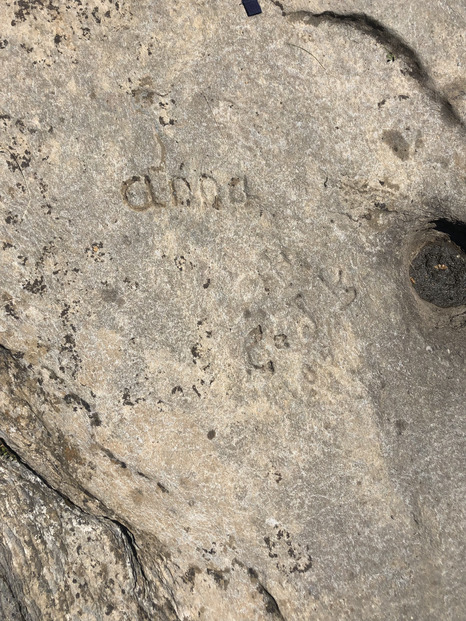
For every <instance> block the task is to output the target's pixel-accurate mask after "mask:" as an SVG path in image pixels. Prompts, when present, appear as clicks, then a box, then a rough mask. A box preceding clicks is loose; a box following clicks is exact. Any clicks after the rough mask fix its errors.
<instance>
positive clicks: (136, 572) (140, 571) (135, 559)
mask: <svg viewBox="0 0 466 621" xmlns="http://www.w3.org/2000/svg"><path fill="white" fill-rule="evenodd" d="M0 348H2V349H5V350H6V351H7V352H8V353H9V354H10V355H11V352H10V351H9V350H8V349H6V348H5V347H3V346H1V345H0ZM0 445H1V446H3V447H4V449H5V451H6V452H7V453H8V455H9V458H10V459H14V460H16V461H17V462H18V463H20V464H21V465H22V466H23V467H24V468H25V470H27V471H28V472H29V473H31V474H32V475H33V476H35V477H36V478H37V479H39V481H40V482H41V483H42V484H43V485H44V486H45V487H46V488H47V489H49V490H50V491H51V492H53V493H55V494H56V495H57V496H58V497H59V498H61V500H62V501H63V502H64V503H65V504H66V505H67V506H68V507H70V508H71V509H74V510H75V511H77V512H78V513H81V514H82V515H85V516H87V517H89V518H90V519H95V520H98V521H100V522H102V521H108V522H112V523H113V524H114V525H115V526H116V527H117V528H118V531H119V533H120V535H121V538H122V541H123V542H124V545H125V548H126V552H127V554H128V559H129V563H130V565H131V568H132V572H133V577H134V583H135V595H136V596H138V597H137V603H138V607H139V609H140V612H141V619H147V621H149V619H150V618H149V616H148V615H147V612H146V611H145V609H144V606H143V605H142V603H141V602H140V601H139V598H140V597H142V596H145V595H146V594H145V592H147V593H150V591H151V588H150V587H151V585H152V581H151V580H149V579H148V578H147V575H146V573H145V571H144V568H143V565H142V563H141V562H140V559H139V556H138V552H137V545H136V540H135V537H134V535H133V533H132V532H131V531H130V530H129V529H128V527H126V526H125V525H123V524H122V523H121V522H119V521H118V520H116V519H115V518H111V517H108V516H106V515H94V514H93V513H90V512H88V511H86V510H85V509H83V508H82V507H80V506H79V505H77V504H76V503H74V502H73V501H72V500H71V499H70V498H69V497H68V496H67V495H66V494H64V493H63V492H61V491H60V490H59V489H57V488H55V487H54V486H53V485H51V484H50V483H49V482H48V481H47V480H46V479H45V478H44V477H43V476H42V475H41V474H40V473H39V472H37V471H36V470H34V468H32V467H31V466H30V465H29V464H28V463H27V462H26V461H24V459H23V458H22V457H21V456H20V455H19V454H18V452H17V451H15V450H14V449H13V448H11V447H10V446H9V444H8V443H7V442H6V441H5V438H4V436H3V435H1V434H0ZM97 500H98V499H97ZM99 503H100V504H102V505H103V503H102V502H101V501H99ZM103 506H104V505H103ZM109 513H110V510H109ZM138 579H140V580H141V581H142V590H141V589H138V590H136V588H137V583H138ZM151 599H152V598H151ZM18 604H19V605H20V602H18ZM152 606H153V607H154V608H158V612H159V613H160V617H159V618H160V619H161V621H168V620H169V619H170V620H171V621H174V620H178V619H179V617H178V615H177V613H176V610H175V608H174V606H173V604H172V602H170V601H169V600H168V599H166V598H165V602H164V610H161V609H160V607H159V606H158V605H156V604H155V603H154V602H152ZM165 609H166V610H167V612H169V615H168V614H167V615H165Z"/></svg>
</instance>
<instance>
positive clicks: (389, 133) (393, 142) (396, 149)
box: [382, 129, 409, 161]
mask: <svg viewBox="0 0 466 621" xmlns="http://www.w3.org/2000/svg"><path fill="white" fill-rule="evenodd" d="M382 142H384V143H385V144H386V145H387V146H389V147H390V149H391V150H392V151H393V153H394V154H395V155H396V156H397V157H399V158H400V160H403V161H406V160H407V159H409V144H408V142H407V141H406V139H405V138H404V137H403V136H402V134H401V133H400V132H399V131H397V130H395V129H386V130H384V132H383V134H382Z"/></svg>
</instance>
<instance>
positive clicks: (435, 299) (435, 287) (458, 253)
mask: <svg viewBox="0 0 466 621" xmlns="http://www.w3.org/2000/svg"><path fill="white" fill-rule="evenodd" d="M432 224H434V226H435V228H436V229H437V231H440V232H441V233H444V234H445V236H442V237H438V238H437V239H434V240H432V241H429V242H428V243H426V244H425V245H424V246H422V248H421V249H420V250H419V252H418V253H417V255H416V256H415V257H414V259H413V260H412V262H411V265H410V269H409V276H410V280H411V283H412V285H413V287H414V289H415V291H416V293H417V294H418V296H419V297H420V298H422V299H423V300H426V301H427V302H430V303H431V304H435V305H436V306H440V307H441V308H450V307H453V306H461V305H463V304H466V224H464V223H462V222H452V221H450V220H445V219H441V220H436V221H435V222H433V223H432Z"/></svg>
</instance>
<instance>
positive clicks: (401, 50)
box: [270, 0, 465, 130]
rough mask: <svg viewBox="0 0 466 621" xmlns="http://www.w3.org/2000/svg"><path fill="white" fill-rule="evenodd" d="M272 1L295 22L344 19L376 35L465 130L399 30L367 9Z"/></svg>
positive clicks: (369, 33) (343, 21)
mask: <svg viewBox="0 0 466 621" xmlns="http://www.w3.org/2000/svg"><path fill="white" fill-rule="evenodd" d="M270 2H271V3H272V4H273V5H275V6H277V7H278V8H279V9H280V10H281V13H282V16H283V17H286V18H288V19H289V20H290V21H291V22H302V23H304V24H309V25H311V26H316V27H317V26H319V25H320V24H321V23H324V22H330V23H332V22H337V23H343V24H348V26H350V27H351V28H354V29H356V30H358V31H359V32H362V33H363V34H365V35H367V36H369V37H372V39H374V40H375V41H376V42H377V43H379V44H380V45H382V46H383V47H385V48H387V49H389V50H390V51H391V52H392V53H394V54H395V55H396V56H398V57H399V58H401V59H402V60H403V61H404V62H405V63H406V65H407V66H408V72H407V73H408V75H410V76H411V77H412V78H413V79H414V80H416V81H417V82H418V83H419V84H420V86H422V87H423V88H424V90H425V91H426V92H427V93H428V95H429V97H430V98H431V99H432V101H434V102H435V103H436V104H437V105H438V106H439V108H440V110H441V112H442V115H443V117H444V118H445V120H447V121H449V122H450V123H452V124H454V125H457V126H459V127H461V129H463V130H464V129H465V123H464V121H463V120H462V118H461V117H460V115H459V114H458V113H457V111H456V110H455V108H454V107H453V105H452V103H451V102H450V101H449V99H448V98H447V97H446V96H445V95H444V94H443V93H442V92H441V91H440V90H439V89H438V88H437V86H436V85H435V82H434V80H433V79H432V77H431V76H430V74H429V72H428V70H427V68H426V66H425V65H424V63H423V62H422V60H421V58H420V56H419V54H418V53H417V52H416V50H414V49H413V48H412V47H411V46H410V45H409V44H408V43H407V42H406V41H404V39H403V38H402V37H401V36H400V35H399V34H397V33H396V32H394V31H393V30H392V29H391V28H389V27H388V26H385V24H383V23H382V22H380V21H378V20H377V19H375V18H374V17H371V16H370V15H367V14H366V13H336V12H334V11H323V12H322V13H312V12H310V11H293V12H289V13H288V12H286V11H285V8H284V6H283V4H282V3H281V2H279V0H270Z"/></svg>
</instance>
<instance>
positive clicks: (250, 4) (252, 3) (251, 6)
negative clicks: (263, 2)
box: [243, 0, 262, 17]
mask: <svg viewBox="0 0 466 621" xmlns="http://www.w3.org/2000/svg"><path fill="white" fill-rule="evenodd" d="M243 6H244V8H245V9H246V13H247V14H248V17H252V16H253V15H259V13H262V9H261V7H260V4H259V2H258V0H243Z"/></svg>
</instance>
